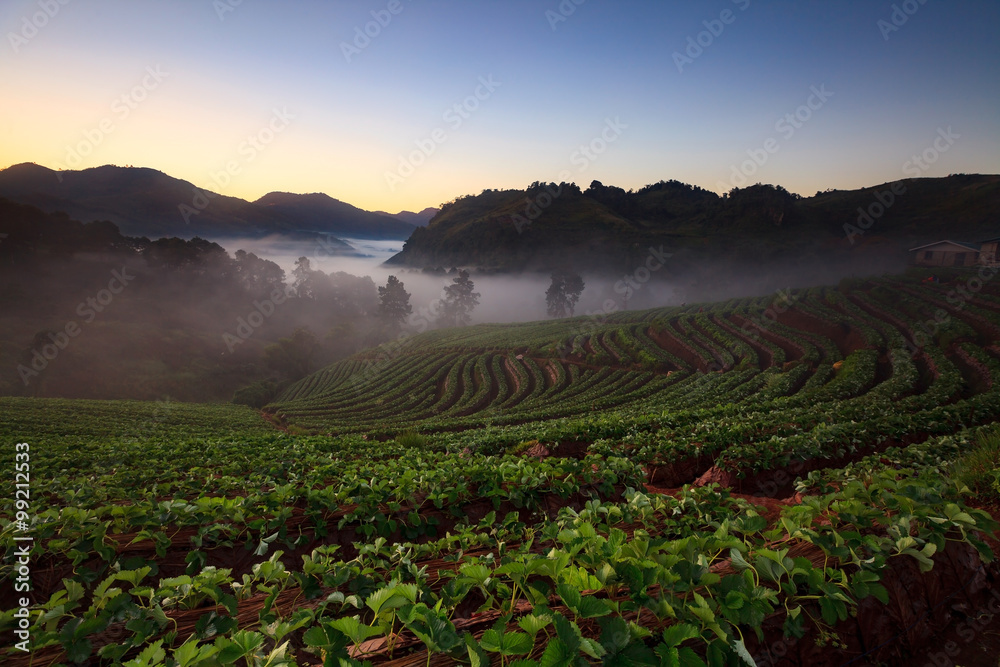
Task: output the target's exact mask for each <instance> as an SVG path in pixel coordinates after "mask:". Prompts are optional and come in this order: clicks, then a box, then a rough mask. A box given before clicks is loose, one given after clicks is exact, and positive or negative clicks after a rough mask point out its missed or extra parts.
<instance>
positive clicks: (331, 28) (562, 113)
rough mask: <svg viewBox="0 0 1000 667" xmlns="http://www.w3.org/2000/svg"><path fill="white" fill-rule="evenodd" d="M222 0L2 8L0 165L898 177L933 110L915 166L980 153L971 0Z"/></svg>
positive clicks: (979, 51) (519, 178)
mask: <svg viewBox="0 0 1000 667" xmlns="http://www.w3.org/2000/svg"><path fill="white" fill-rule="evenodd" d="M576 1H579V0H576ZM235 2H236V0H187V1H183V2H181V1H175V2H162V1H161V2H152V1H148V0H128V1H125V0H90V1H88V0H69V1H68V2H66V4H65V5H63V4H60V3H59V2H58V0H34V1H24V0H14V1H8V2H5V3H3V5H0V27H2V31H3V34H4V43H3V44H2V45H0V90H3V93H4V101H5V103H4V104H3V105H0V166H6V165H9V164H15V163H18V162H25V161H32V162H38V163H39V164H43V165H46V166H49V167H53V168H60V167H63V168H83V167H91V166H98V165H101V164H109V163H111V164H120V165H124V164H132V165H136V166H140V165H141V166H148V167H154V168H157V169H161V170H162V171H165V172H167V173H169V174H171V175H173V176H177V177H180V178H185V179H187V180H190V181H192V182H193V183H195V184H196V185H198V186H203V187H208V188H210V189H212V190H216V191H219V192H223V193H225V194H231V195H235V196H241V197H245V198H248V199H256V198H257V197H260V196H262V195H263V194H265V193H266V192H269V191H271V190H285V191H292V192H315V191H321V192H326V193H328V194H330V195H331V196H333V197H336V198H338V199H342V200H344V201H348V202H350V203H352V204H355V205H358V206H362V207H364V208H368V209H382V210H391V211H396V210H401V209H411V210H412V209H420V208H423V207H425V206H433V205H438V204H440V203H442V202H444V201H448V200H450V199H452V198H454V197H456V196H459V195H463V194H469V193H477V192H479V191H480V190H482V189H484V188H507V187H512V188H513V187H524V186H526V185H528V184H529V183H531V182H532V181H535V180H563V178H564V177H567V176H568V178H566V180H572V181H576V182H577V183H579V184H581V185H583V186H586V185H587V184H589V183H590V182H591V181H592V180H595V179H596V180H600V181H602V182H604V183H605V184H615V185H619V186H621V187H625V188H638V187H642V186H643V185H646V184H648V183H653V182H656V181H659V180H663V179H677V180H680V181H684V182H688V183H693V184H696V185H699V186H702V187H705V188H708V189H711V190H715V191H723V190H725V189H728V187H731V186H732V185H734V184H739V183H741V182H747V183H754V182H758V181H759V182H765V183H776V184H780V185H783V186H785V187H786V188H788V189H789V190H792V191H794V192H798V193H800V194H804V195H811V194H813V193H815V192H816V191H817V190H820V189H826V188H856V187H862V186H866V185H874V184H879V183H883V182H886V181H891V180H895V179H898V178H902V177H904V175H905V174H904V173H903V169H904V165H905V164H906V163H907V162H908V161H909V160H910V159H911V157H912V156H913V155H920V154H923V153H924V151H927V150H930V149H931V147H932V146H933V145H934V141H935V138H936V137H937V136H938V131H939V129H944V130H947V128H949V127H950V128H951V134H952V136H957V138H955V139H954V140H953V141H952V142H951V143H950V144H949V145H948V150H947V151H944V152H937V151H934V152H930V153H928V155H929V156H931V157H934V154H935V152H936V153H937V155H936V158H935V160H933V161H932V163H930V164H927V165H926V169H923V168H921V174H922V175H927V176H943V175H947V174H949V173H957V172H969V173H971V172H979V173H998V172H1000V113H998V111H1000V40H997V39H996V38H995V35H996V33H997V29H998V28H1000V3H996V2H994V1H985V0H983V1H973V0H951V1H949V2H947V3H946V2H943V0H926V2H924V4H920V2H919V0H910V1H909V2H897V3H892V2H870V1H869V2H861V1H841V2H832V1H827V2H819V1H805V2H801V1H800V2H792V1H790V0H788V1H785V0H775V1H771V2H765V1H764V0H737V1H733V0H716V1H711V2H683V1H678V2H640V1H628V0H626V1H621V0H618V1H615V2H612V1H610V0H603V1H602V0H585V1H583V2H582V3H581V4H579V5H577V4H576V2H575V1H574V0H564V1H563V2H560V1H559V0H551V1H547V0H536V1H529V0H505V1H503V2H500V1H498V0H494V1H486V0H438V1H434V0H398V4H394V2H393V0H372V1H368V0H358V1H352V2H318V1H312V2H310V1H303V2H284V3H282V2H274V1H269V0H242V2H240V3H239V4H238V5H236V4H233V3H235ZM894 4H895V7H896V8H898V10H897V9H896V8H894ZM46 8H47V9H48V14H51V16H48V15H46V14H45V13H44V12H45V10H46ZM569 9H572V10H573V11H572V13H570V11H569ZM393 10H395V13H393ZM906 10H910V13H907V12H906ZM40 12H42V14H39V13H40ZM372 12H375V13H376V16H375V17H373V15H372ZM894 12H895V23H893V19H894ZM42 17H43V18H44V20H43V18H42ZM379 17H380V18H381V19H382V21H383V23H386V25H384V26H382V25H377V24H375V23H372V22H373V21H376V19H377V18H379ZM554 17H558V19H565V20H557V19H556V18H554ZM903 17H905V22H904V21H903V20H902V19H903ZM387 18H389V19H391V20H388V21H387V20H386V19H387ZM33 21H34V24H32V22H33ZM880 21H882V22H883V23H882V24H881V26H880V24H879V22H880ZM705 22H708V24H709V25H708V26H706V25H705ZM39 25H41V27H38V26H39ZM886 26H891V27H892V28H898V29H893V30H890V29H889V28H887V27H886ZM32 27H34V28H37V29H36V30H34V31H32ZM366 27H367V28H368V29H369V32H370V33H373V34H375V33H377V34H375V36H374V37H370V38H368V39H369V41H368V43H367V44H365V42H364V41H363V39H362V40H359V41H358V42H357V43H355V41H354V40H355V37H356V31H357V30H359V29H360V30H361V31H364V30H365V28H366ZM376 28H377V29H376ZM720 28H721V30H720ZM713 30H714V31H715V32H717V33H718V34H711V31H713ZM699 39H700V40H701V43H702V45H703V46H700V47H691V50H690V51H688V49H689V46H690V42H689V40H694V41H695V42H697V41H698V40H699ZM345 44H348V45H351V49H349V50H350V51H351V52H350V53H349V54H348V55H347V56H345V53H344V45H345ZM359 46H363V48H359ZM352 49H356V50H352ZM698 49H700V52H699V50H698ZM677 53H680V54H682V55H684V56H685V57H687V58H689V60H688V61H684V62H681V67H680V68H679V67H678V64H677V58H676V56H675V54H677ZM150 68H152V69H150ZM150 71H156V72H160V73H161V74H160V76H159V77H152V78H151V77H150V76H149V75H148V72H150ZM481 80H486V81H491V82H493V84H491V85H490V86H489V88H486V87H483V85H482V84H481V83H480V82H481ZM497 84H499V85H497ZM813 90H822V91H826V92H827V93H829V94H828V95H827V94H825V95H823V98H822V99H821V98H817V97H816V96H815V95H814V93H813ZM477 91H478V92H479V94H480V97H479V99H477V98H476V97H475V95H476V93H477ZM123 95H124V96H126V99H125V100H124V101H122V96H123ZM811 96H812V97H811ZM810 102H811V103H812V106H813V108H811V109H810V108H809V107H808V104H809V103H810ZM456 104H458V105H460V106H459V110H458V111H456V110H454V105H456ZM803 105H806V106H803ZM126 108H128V113H127V115H126V114H125V111H124V109H126ZM449 110H451V111H449ZM796 112H798V113H799V119H797V120H796V119H795V117H794V115H793V117H792V119H791V122H789V121H787V120H786V121H785V123H784V125H782V126H779V125H778V123H779V121H781V120H782V119H783V118H785V117H786V115H787V114H795V113H796ZM276 115H277V116H279V117H280V118H281V119H282V120H279V121H275V116H276ZM803 118H805V119H806V120H802V119H803ZM609 120H610V121H611V122H612V123H613V124H615V126H616V127H618V128H619V129H618V130H617V131H616V132H610V133H609V132H608V131H607V129H606V128H607V126H608V121H609ZM102 123H103V125H102ZM279 127H280V128H281V129H280V130H278V131H276V130H275V129H274V128H279ZM779 127H781V128H782V129H780V130H779V129H778V128H779ZM109 128H110V131H106V130H108V129H109ZM789 128H791V129H792V130H794V131H790V130H789ZM435 131H437V132H435ZM602 134H603V135H604V137H603V138H602ZM251 137H253V138H255V139H256V142H250V144H248V139H249V138H251ZM611 139H613V140H611ZM769 140H771V141H770V143H768V142H769ZM587 145H591V147H592V149H593V151H592V152H591V154H590V155H589V156H584V154H583V153H581V152H580V148H581V147H582V146H587ZM939 145H940V142H939ZM765 147H769V148H770V151H768V150H766V148H765ZM598 149H599V150H598ZM748 151H749V153H748ZM754 155H756V156H757V158H758V160H757V163H753V162H752V161H750V160H751V159H752V157H753V156H754ZM748 161H749V162H748ZM227 167H228V168H230V173H228V174H227V173H225V172H226V170H227Z"/></svg>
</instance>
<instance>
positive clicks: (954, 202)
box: [389, 175, 1000, 272]
mask: <svg viewBox="0 0 1000 667" xmlns="http://www.w3.org/2000/svg"><path fill="white" fill-rule="evenodd" d="M894 190H895V191H894ZM897 193H898V194H897ZM998 207H1000V176H995V175H987V176H982V175H957V176H949V177H947V178H921V179H909V180H905V181H899V182H896V183H885V184H882V185H879V186H874V187H868V188H863V189H860V190H850V191H840V190H830V191H826V192H818V193H816V195H815V196H813V197H801V196H799V195H795V194H792V193H790V192H788V191H786V190H785V189H784V188H782V187H780V186H772V185H759V184H758V185H754V186H751V187H747V188H742V189H734V190H733V191H732V192H730V193H728V194H726V195H724V196H719V195H717V194H715V193H713V192H709V191H707V190H703V189H701V188H698V187H695V186H691V185H686V184H684V183H679V182H677V181H668V182H660V183H656V184H653V185H649V186H646V187H644V188H642V189H640V190H638V191H628V192H626V191H625V190H623V189H621V188H617V187H613V186H605V185H603V184H602V183H600V182H597V181H595V182H593V183H592V184H591V185H590V187H589V188H588V189H587V190H586V191H581V189H580V188H579V187H578V186H576V185H575V184H571V183H570V184H567V183H563V184H560V185H556V184H541V183H534V184H532V186H531V187H529V188H528V189H527V190H485V191H483V192H482V193H481V194H479V195H469V196H466V197H460V198H458V199H456V200H455V201H453V202H451V203H449V204H446V205H445V206H444V207H443V208H442V209H441V211H440V212H439V213H438V214H437V216H435V217H434V219H433V220H431V222H430V224H429V225H428V226H427V227H425V228H418V229H416V230H415V231H414V233H413V236H411V237H410V239H409V240H408V241H407V242H406V244H405V245H404V247H403V251H402V252H400V253H399V254H398V255H396V256H394V257H393V258H392V259H390V260H389V263H390V264H392V265H398V266H407V267H414V268H433V267H441V266H443V267H449V266H465V267H471V268H475V269H478V270H480V271H483V272H508V271H518V270H541V271H547V270H551V269H552V268H555V267H557V266H566V265H570V266H575V267H577V268H578V269H581V270H582V269H587V270H596V269H604V270H607V271H620V270H622V269H625V270H628V269H630V268H634V267H635V266H637V265H638V264H637V262H639V263H641V262H642V261H643V260H644V258H645V257H646V256H647V255H648V253H649V248H650V247H653V248H657V249H658V248H659V247H660V246H663V247H664V251H665V252H671V253H674V259H673V260H672V262H671V265H672V267H674V268H676V269H678V270H679V271H683V270H685V269H687V268H691V267H695V266H700V267H704V266H708V265H709V264H711V263H713V262H712V260H724V261H725V262H727V263H728V264H730V265H746V266H760V265H762V264H765V263H784V264H788V263H797V264H801V265H809V264H815V263H828V264H836V263H838V262H840V263H843V264H845V265H846V264H847V263H850V262H853V261H856V260H858V259H859V258H861V257H868V258H870V257H875V258H876V259H877V260H878V258H885V259H892V260H893V261H896V262H901V261H905V259H906V256H907V255H906V249H907V248H910V247H914V246H916V245H919V244H920V243H924V242H930V241H936V240H940V239H942V238H946V237H953V236H956V235H957V236H959V237H961V238H962V239H971V240H976V239H981V238H987V237H995V236H997V235H1000V220H998V219H997V218H996V210H997V209H998ZM859 209H860V210H859ZM869 211H870V213H867V215H868V216H870V217H861V214H862V213H865V212H869ZM859 218H860V223H859ZM959 230H960V231H959ZM878 261H880V260H878ZM716 263H717V262H716ZM876 265H877V261H876Z"/></svg>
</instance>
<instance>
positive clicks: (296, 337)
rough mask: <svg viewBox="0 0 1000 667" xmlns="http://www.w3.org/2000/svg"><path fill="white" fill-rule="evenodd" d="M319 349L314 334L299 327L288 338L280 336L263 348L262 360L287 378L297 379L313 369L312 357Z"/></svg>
mask: <svg viewBox="0 0 1000 667" xmlns="http://www.w3.org/2000/svg"><path fill="white" fill-rule="evenodd" d="M318 351H319V341H318V340H317V339H316V334H314V333H313V332H312V331H310V330H309V329H307V328H304V327H300V328H298V329H296V330H295V332H294V333H293V334H292V335H291V337H289V338H282V339H280V340H279V341H278V342H277V343H275V344H273V345H268V346H267V347H266V348H264V360H265V362H266V363H267V365H268V366H269V367H271V368H272V369H274V370H275V371H277V372H278V373H281V374H282V375H283V376H285V377H286V378H288V379H289V380H298V379H299V378H304V377H305V376H307V375H309V373H311V372H312V370H313V357H314V356H315V355H316V353H317V352H318Z"/></svg>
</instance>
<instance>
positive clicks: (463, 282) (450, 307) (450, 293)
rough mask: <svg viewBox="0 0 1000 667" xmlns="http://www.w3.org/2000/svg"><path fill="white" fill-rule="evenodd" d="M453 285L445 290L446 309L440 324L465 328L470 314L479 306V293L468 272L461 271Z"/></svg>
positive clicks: (442, 313) (443, 310) (439, 319)
mask: <svg viewBox="0 0 1000 667" xmlns="http://www.w3.org/2000/svg"><path fill="white" fill-rule="evenodd" d="M451 283H452V284H451V285H448V286H447V287H445V288H444V294H445V297H444V308H442V310H441V316H440V317H439V318H438V324H440V325H442V326H446V327H457V326H463V325H466V324H468V323H469V321H470V317H469V315H470V313H472V310H473V309H474V308H475V307H476V306H478V305H479V296H480V294H479V292H476V291H474V290H475V289H476V285H475V283H473V282H472V280H471V279H470V278H469V272H468V271H464V270H463V271H459V272H458V275H457V276H456V277H455V279H454V280H452V281H451Z"/></svg>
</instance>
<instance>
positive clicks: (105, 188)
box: [0, 163, 413, 250]
mask: <svg viewBox="0 0 1000 667" xmlns="http://www.w3.org/2000/svg"><path fill="white" fill-rule="evenodd" d="M0 197H6V198H8V199H10V200H12V201H16V202H19V203H22V204H30V205H32V206H36V207H38V208H40V209H42V210H43V211H46V212H49V213H53V212H56V211H63V212H65V213H66V214H68V215H69V216H70V217H72V218H76V219H79V220H83V221H89V220H110V221H111V222H114V223H115V224H116V225H118V227H119V228H120V229H121V231H122V233H123V234H125V235H127V236H149V237H154V238H155V237H159V236H178V237H182V238H192V237H194V236H203V237H210V238H234V237H236V238H247V237H255V238H259V237H264V236H269V235H272V234H284V235H293V236H300V235H302V234H307V235H315V234H322V235H329V236H332V237H337V236H345V235H348V234H350V235H353V236H355V237H357V238H370V239H383V238H392V239H405V238H407V236H409V234H410V232H412V230H413V228H412V227H411V226H408V225H405V224H403V223H401V222H399V221H396V220H392V219H390V218H385V217H384V216H380V215H376V214H374V213H369V212H367V211H362V210H361V209H358V208H355V207H353V206H351V205H349V204H345V203H343V202H339V201H337V200H335V199H332V198H330V197H327V196H326V195H281V196H279V198H278V201H277V202H275V203H276V204H278V205H276V206H270V205H266V204H267V202H268V201H271V200H268V198H269V197H271V195H268V196H265V197H264V198H263V199H262V200H260V201H261V202H264V205H262V204H261V203H254V202H248V201H246V200H244V199H240V198H238V197H227V196H225V195H221V194H217V193H214V192H211V191H207V190H202V189H201V188H197V187H196V186H195V185H194V184H192V183H190V182H188V181H185V180H181V179H177V178H173V177H172V176H169V175H167V174H164V173H163V172H161V171H156V170H155V169H145V168H139V167H116V166H112V165H106V166H103V167H95V168H93V169H84V170H81V171H71V170H66V171H53V170H52V169H47V168H46V167H42V166H39V165H36V164H31V163H24V164H19V165H14V166H12V167H9V168H7V169H4V170H0ZM265 200H267V201H265ZM330 243H332V244H334V245H336V244H337V243H338V241H336V240H331V241H330ZM342 245H343V247H344V248H345V250H346V249H349V246H347V245H346V244H342Z"/></svg>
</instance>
